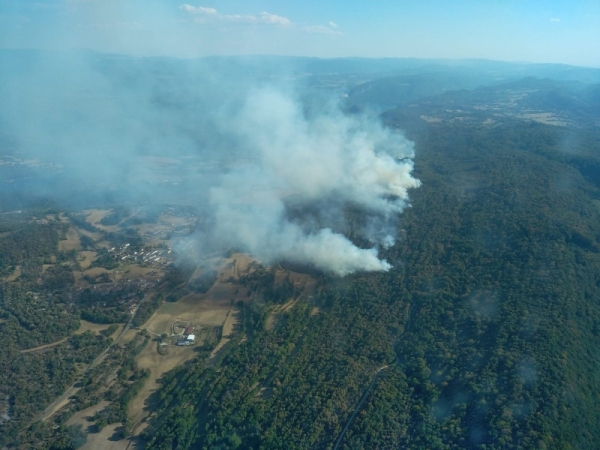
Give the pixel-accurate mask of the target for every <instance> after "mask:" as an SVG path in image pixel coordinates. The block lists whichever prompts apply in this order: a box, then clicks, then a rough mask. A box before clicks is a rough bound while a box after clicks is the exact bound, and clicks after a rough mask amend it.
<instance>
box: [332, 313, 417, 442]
mask: <svg viewBox="0 0 600 450" xmlns="http://www.w3.org/2000/svg"><path fill="white" fill-rule="evenodd" d="M413 305H414V302H413V303H411V304H410V306H409V307H408V314H407V318H406V325H405V326H404V331H402V334H401V335H400V336H398V339H396V341H395V342H394V344H393V348H394V354H395V357H396V359H395V360H394V362H393V363H392V364H386V365H385V366H381V367H380V368H379V369H377V370H376V371H375V374H374V375H373V380H372V381H371V384H370V385H369V387H368V388H367V390H366V391H365V393H364V394H363V396H362V398H361V399H360V402H358V405H356V408H354V411H353V412H352V414H351V415H350V417H349V418H348V420H347V422H346V426H344V429H343V430H342V432H341V434H340V436H339V437H338V439H337V441H336V442H335V447H333V450H338V447H339V446H340V444H341V443H342V439H343V438H344V435H345V434H346V431H348V428H350V425H351V424H352V422H353V421H354V418H355V417H356V415H357V414H358V412H359V411H360V409H361V408H362V406H363V404H364V403H365V400H367V397H368V396H369V394H370V393H371V390H372V389H373V386H375V382H376V381H377V377H379V374H380V373H381V372H382V371H383V370H385V369H387V368H388V367H391V366H393V365H394V364H396V363H397V362H398V353H397V352H396V346H397V345H398V343H399V342H400V340H401V339H402V338H403V337H404V335H405V334H406V332H407V331H408V329H409V328H410V324H411V322H412V310H413Z"/></svg>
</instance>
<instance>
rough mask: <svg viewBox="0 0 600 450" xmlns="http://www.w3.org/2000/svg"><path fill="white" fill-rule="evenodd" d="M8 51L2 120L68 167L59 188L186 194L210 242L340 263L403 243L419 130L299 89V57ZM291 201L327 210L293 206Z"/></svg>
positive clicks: (339, 268)
mask: <svg viewBox="0 0 600 450" xmlns="http://www.w3.org/2000/svg"><path fill="white" fill-rule="evenodd" d="M3 58H4V59H5V60H6V59H9V60H10V59H11V58H12V61H11V64H10V67H11V71H12V73H8V74H5V75H4V78H5V79H4V80H3V81H4V83H3V87H2V88H0V89H2V98H3V99H5V101H4V103H3V106H2V108H1V113H0V120H1V122H2V128H3V130H4V132H5V135H6V136H8V138H7V139H8V141H9V142H11V143H12V145H13V148H15V149H17V151H18V152H19V154H21V156H22V158H30V159H32V158H37V159H40V160H42V161H45V162H51V163H53V164H56V165H57V167H60V170H59V174H60V176H59V178H61V179H62V183H57V184H56V185H53V186H52V190H53V192H52V193H51V195H52V196H53V197H54V198H58V199H60V198H61V197H62V198H66V197H68V196H69V195H72V194H73V190H76V191H82V190H84V191H85V190H89V191H90V194H91V193H92V192H93V191H99V190H100V191H101V190H108V191H110V192H111V198H112V199H117V200H119V201H130V202H140V201H145V202H148V201H149V202H158V201H159V200H158V199H164V198H165V197H170V199H171V200H172V199H173V198H176V199H177V201H178V202H187V203H189V204H192V205H194V206H195V207H196V209H197V213H198V214H199V215H202V216H203V217H204V218H205V219H206V220H205V222H206V223H207V224H208V225H206V226H205V227H204V229H203V230H202V234H201V235H199V236H198V242H199V244H198V245H200V246H202V245H203V243H206V242H211V243H212V244H213V245H214V244H215V243H217V244H218V245H221V246H233V247H235V248H238V249H241V250H244V251H248V252H250V253H252V254H253V255H254V256H256V257H257V258H259V259H261V260H262V261H264V262H267V263H270V262H274V261H277V260H288V261H293V262H299V263H303V264H312V265H314V266H315V267H317V268H319V269H321V270H323V271H326V272H330V273H333V274H336V275H340V276H343V275H347V274H350V273H353V272H356V271H386V270H389V268H390V267H391V266H390V264H389V263H388V262H386V261H384V260H381V259H380V258H378V248H379V247H387V246H389V245H392V244H393V242H394V238H395V227H394V224H395V220H396V217H397V215H398V213H400V212H402V210H403V209H404V208H405V207H406V206H407V204H408V190H409V189H411V188H416V187H418V186H419V181H418V180H416V179H415V178H413V177H412V176H411V171H412V162H411V161H410V159H409V158H412V157H413V153H414V152H413V144H412V143H411V142H409V141H407V140H406V139H405V138H404V137H403V136H402V135H401V134H400V133H398V132H395V131H392V130H389V129H385V128H384V127H382V126H381V124H380V123H379V120H378V119H377V118H376V117H368V116H366V115H350V116H349V115H345V114H343V113H342V112H341V111H340V108H339V106H338V101H337V99H336V97H335V95H337V94H335V95H334V93H333V92H328V93H326V94H325V93H323V92H321V93H320V94H319V99H318V101H317V102H311V100H308V101H307V100H306V99H304V100H300V99H301V98H302V95H304V94H305V92H302V89H301V88H300V87H298V85H297V84H295V83H294V81H293V80H292V81H290V77H289V76H288V77H286V74H288V73H289V70H288V68H285V67H277V68H276V69H273V68H271V67H265V66H264V65H260V64H254V63H253V64H247V63H240V62H232V61H226V62H225V63H224V62H223V61H222V60H218V61H211V60H207V59H204V60H196V61H192V62H189V61H188V62H185V60H170V59H165V60H163V59H156V60H152V59H149V60H146V59H131V58H126V57H118V56H106V55H100V54H95V53H87V52H85V53H80V52H71V53H61V54H46V53H37V52H32V53H27V52H25V54H23V53H19V52H17V53H14V54H10V52H9V54H4V55H3ZM265 74H268V76H265ZM324 97H325V98H326V100H324ZM74 187H76V188H75V189H74ZM79 194H80V195H81V192H79ZM290 202H292V203H293V204H294V205H303V207H305V208H309V209H310V210H311V211H312V212H313V213H314V214H313V216H314V215H315V214H316V215H317V216H319V217H320V218H321V219H323V218H327V217H329V219H327V220H318V221H314V220H313V221H310V220H308V219H306V220H302V219H301V218H300V219H298V218H296V219H295V220H292V219H291V218H290V217H289V214H288V211H287V209H288V206H289V205H288V203H290ZM346 205H351V206H352V207H355V208H359V209H360V210H362V211H364V214H365V215H366V216H367V218H368V220H367V226H365V227H364V229H363V230H362V232H361V235H362V237H363V238H365V239H366V240H367V241H368V242H371V243H372V247H371V248H359V247H358V246H356V245H355V244H354V243H353V242H351V241H350V240H349V239H348V238H347V237H345V236H344V235H343V234H341V233H340V232H339V231H334V228H335V226H336V224H337V225H339V224H340V222H343V217H342V216H343V214H342V211H343V208H344V207H345V206H346ZM328 221H329V222H330V223H331V226H328V223H327V222H328ZM338 228H339V227H338ZM200 250H202V249H200Z"/></svg>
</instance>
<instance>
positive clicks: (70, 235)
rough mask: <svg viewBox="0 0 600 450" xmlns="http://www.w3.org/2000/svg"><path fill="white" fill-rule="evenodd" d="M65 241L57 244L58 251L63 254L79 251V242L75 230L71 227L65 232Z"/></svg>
mask: <svg viewBox="0 0 600 450" xmlns="http://www.w3.org/2000/svg"><path fill="white" fill-rule="evenodd" d="M66 237H67V239H66V240H65V241H59V242H58V249H59V250H61V251H64V252H68V251H69V250H81V240H80V239H79V234H78V233H77V230H76V229H75V228H73V227H69V230H68V231H67V236H66Z"/></svg>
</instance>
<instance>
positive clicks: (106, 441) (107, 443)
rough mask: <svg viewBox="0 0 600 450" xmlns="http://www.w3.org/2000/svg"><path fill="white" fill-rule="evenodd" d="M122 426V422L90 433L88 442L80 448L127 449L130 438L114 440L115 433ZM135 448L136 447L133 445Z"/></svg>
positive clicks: (95, 449)
mask: <svg viewBox="0 0 600 450" xmlns="http://www.w3.org/2000/svg"><path fill="white" fill-rule="evenodd" d="M120 427H121V425H120V424H112V425H107V426H105V427H104V428H103V429H102V431H101V432H100V433H90V434H88V437H87V442H86V443H85V444H84V445H82V446H81V447H79V449H80V450H127V449H128V448H129V445H130V441H129V439H123V440H121V441H117V440H113V435H115V433H116V432H117V430H118V429H119V428H120ZM133 448H135V447H133Z"/></svg>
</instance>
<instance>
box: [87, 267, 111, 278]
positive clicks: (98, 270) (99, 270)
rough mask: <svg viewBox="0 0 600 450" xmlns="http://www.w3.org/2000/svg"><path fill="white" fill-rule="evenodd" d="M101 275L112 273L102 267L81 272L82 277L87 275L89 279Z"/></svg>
mask: <svg viewBox="0 0 600 450" xmlns="http://www.w3.org/2000/svg"><path fill="white" fill-rule="evenodd" d="M103 273H108V274H111V273H112V271H111V270H106V269H105V268H104V267H92V268H91V269H88V270H86V271H85V272H83V274H84V275H89V276H91V277H97V276H98V275H101V274H103Z"/></svg>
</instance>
